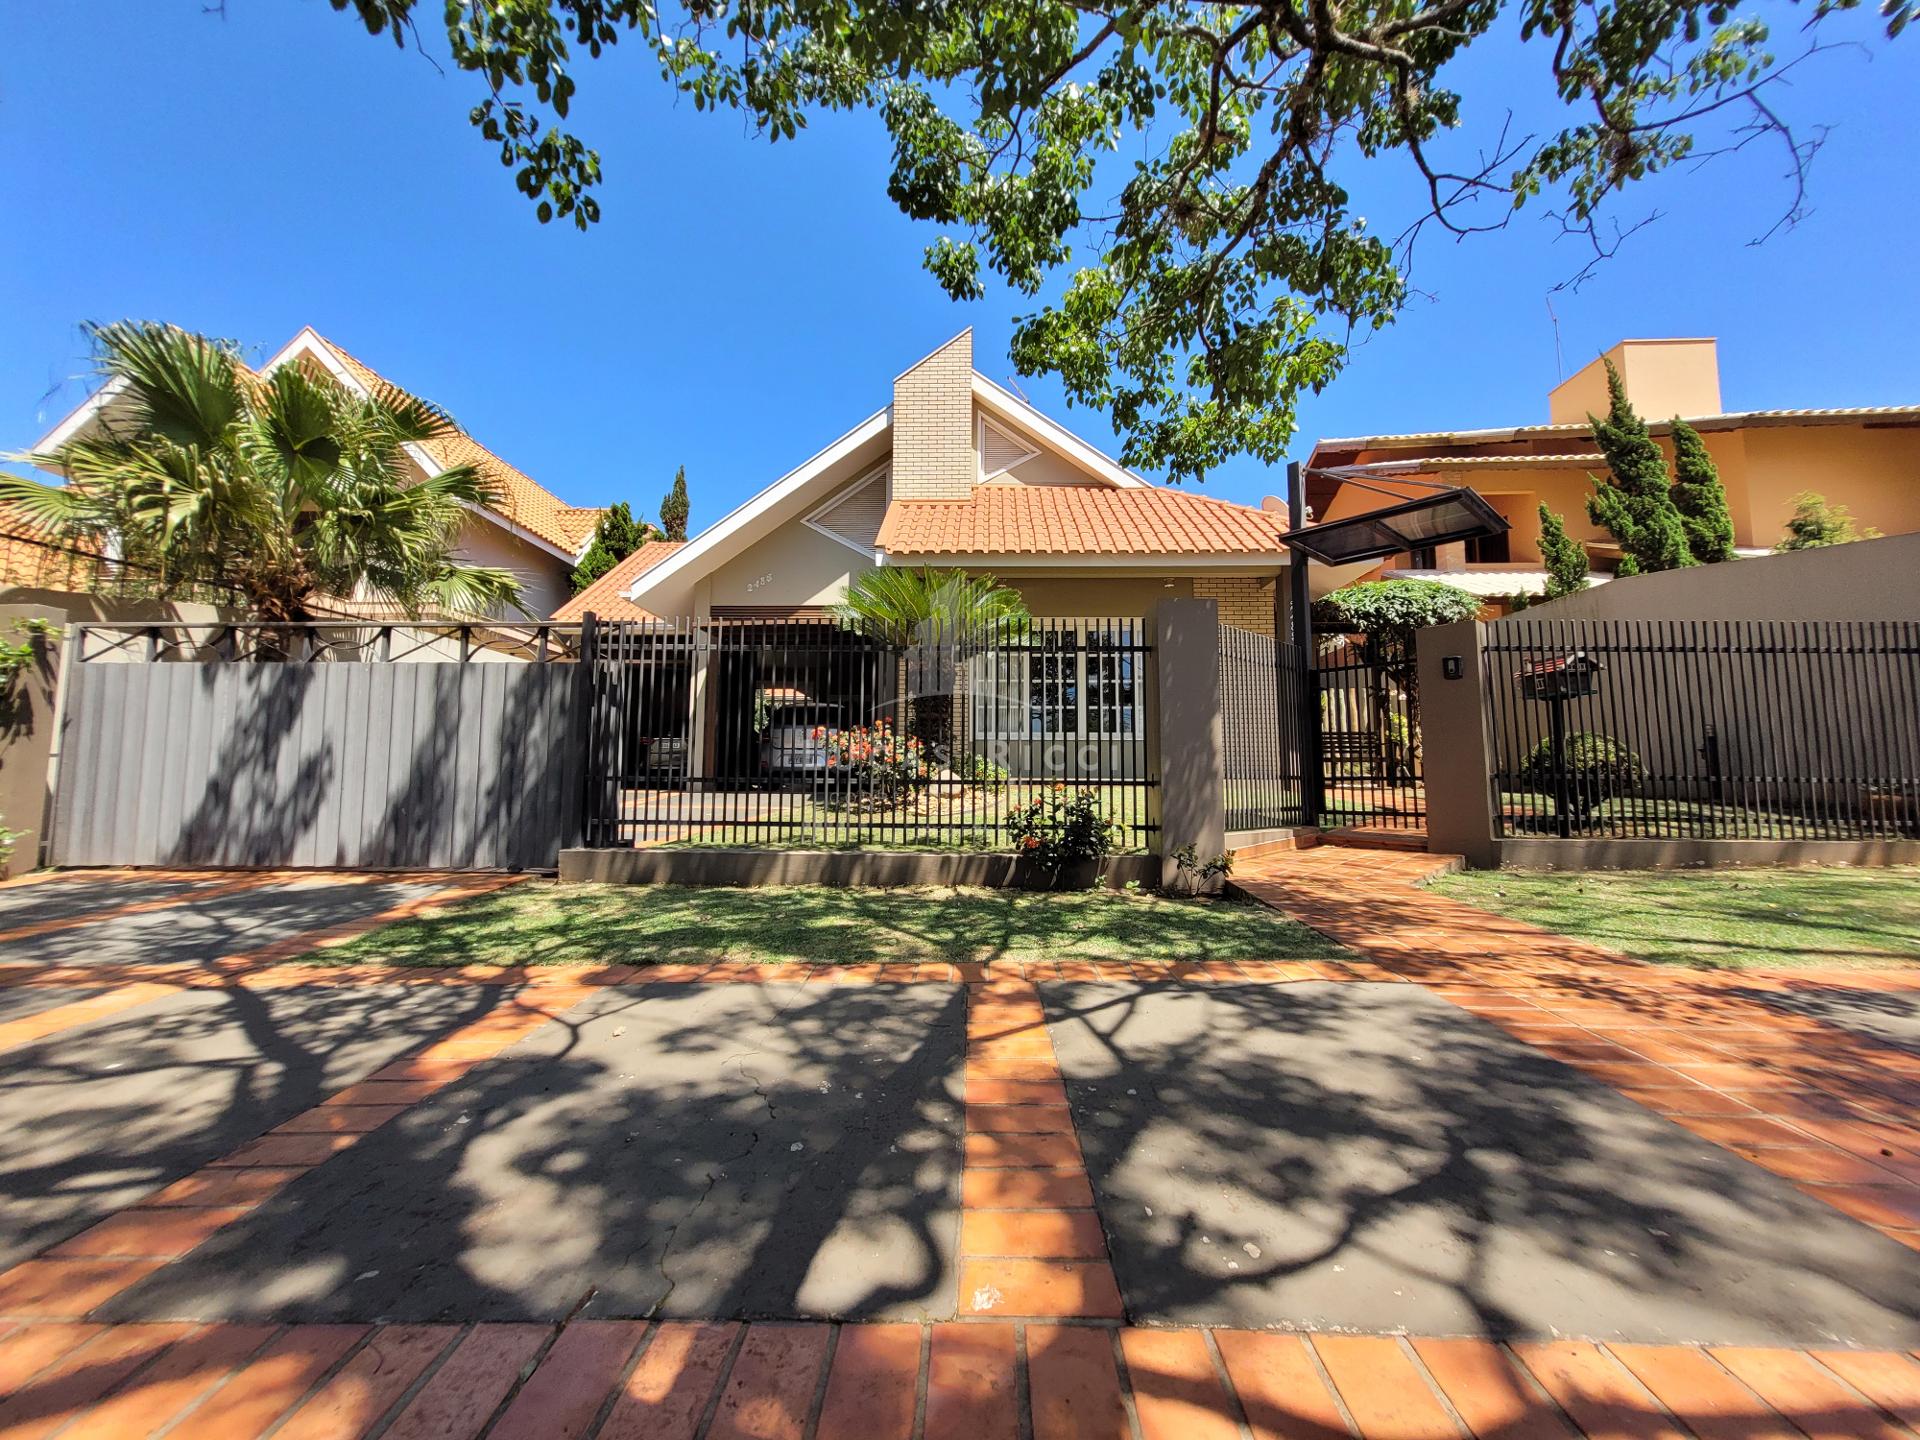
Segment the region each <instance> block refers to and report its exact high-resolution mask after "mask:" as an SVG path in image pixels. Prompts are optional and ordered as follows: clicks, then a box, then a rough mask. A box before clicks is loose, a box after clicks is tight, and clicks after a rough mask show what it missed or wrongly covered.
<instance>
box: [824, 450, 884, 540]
mask: <svg viewBox="0 0 1920 1440" xmlns="http://www.w3.org/2000/svg"><path fill="white" fill-rule="evenodd" d="M886 513H887V472H886V471H885V470H884V469H881V470H878V471H875V472H874V474H873V475H872V476H870V477H869V478H868V479H867V480H866V481H864V482H863V483H861V484H858V485H856V486H854V487H853V489H851V490H849V491H847V492H846V493H845V494H844V495H841V496H840V497H839V498H838V499H835V500H832V501H829V502H828V503H827V504H826V505H824V506H822V507H821V508H820V509H819V510H816V511H815V512H814V513H813V515H812V516H811V517H810V519H809V523H810V524H812V525H813V526H814V527H815V528H816V529H820V530H825V531H826V532H827V533H828V534H830V535H832V536H833V537H834V538H835V539H837V540H844V541H846V543H847V544H849V545H852V546H853V547H854V548H856V549H860V550H871V549H873V542H874V541H875V540H876V539H877V538H878V537H879V534H880V521H881V519H882V518H883V517H884V516H885V515H886Z"/></svg>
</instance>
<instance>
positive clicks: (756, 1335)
mask: <svg viewBox="0 0 1920 1440" xmlns="http://www.w3.org/2000/svg"><path fill="white" fill-rule="evenodd" d="M0 1392H4V1394H5V1397H6V1398H5V1399H4V1400H0V1434H4V1435H6V1436H9V1437H15V1436H49V1435H58V1436H60V1437H61V1440H105V1437H115V1436H134V1435H140V1436H147V1435H162V1434H165V1435H169V1436H178V1437H192V1440H255V1437H261V1436H265V1435H268V1434H269V1433H271V1434H272V1436H273V1437H274V1440H361V1437H374V1436H379V1437H381V1440H427V1437H433V1440H475V1437H479V1436H482V1435H485V1436H488V1437H490V1440H566V1437H587V1436H593V1437H595V1440H696V1437H705V1440H746V1437H753V1440H806V1437H812V1440H911V1437H914V1436H920V1437H923V1440H1016V1437H1020V1436H1027V1435H1031V1436H1032V1437H1033V1440H1133V1437H1135V1436H1136V1435H1137V1436H1138V1437H1139V1440H1233V1437H1236V1436H1246V1435H1250V1436H1252V1437H1254V1440H1344V1437H1349V1436H1356V1435H1357V1436H1359V1437H1361V1440H1461V1437H1480V1440H1496V1437H1498V1440H1528V1437H1536V1436H1538V1437H1546V1436H1562V1437H1564V1436H1568V1435H1571V1434H1584V1435H1587V1436H1591V1437H1594V1440H1602V1437H1665V1436H1675V1437H1678V1436H1681V1435H1683V1434H1685V1433H1687V1432H1691V1433H1693V1434H1695V1435H1698V1436H1700V1437H1702V1440H1713V1437H1720V1436H1727V1437H1741V1440H1751V1437H1773V1436H1800V1435H1802V1434H1803V1432H1804V1434H1806V1435H1810V1436H1815V1437H1823V1436H1876V1437H1889V1440H1892V1437H1911V1436H1912V1435H1913V1434H1914V1430H1913V1428H1912V1427H1914V1426H1915V1425H1920V1360H1916V1359H1915V1358H1914V1357H1912V1356H1910V1355H1900V1354H1890V1353H1870V1352H1863V1351H1822V1352H1811V1353H1810V1352H1800V1351H1791V1350H1763V1349H1738V1348H1712V1349H1703V1348H1696V1347H1691V1346H1644V1345H1611V1346H1602V1345H1592V1344H1586V1343H1582V1342H1571V1341H1567V1342H1551V1343H1538V1344H1519V1345H1513V1346H1501V1345H1494V1344H1491V1343H1488V1342H1486V1341H1480V1340H1431V1339H1413V1340H1408V1339H1396V1338H1386V1337H1375V1336H1354V1335H1316V1336H1310V1337H1303V1336H1293V1335H1281V1334H1273V1333H1269V1332H1258V1331H1244V1330H1198V1329H1188V1330H1148V1329H1134V1328H1124V1327H1121V1328H1116V1327H1113V1326H1100V1325H1057V1324H1033V1323H1005V1322H979V1321H976V1322H957V1323H953V1324H940V1325H898V1324H886V1325H829V1324H787V1323H766V1324H754V1325H742V1324H736V1323H731V1322H720V1323H678V1322H663V1323H657V1324H652V1325H649V1324H648V1323H646V1322H644V1321H581V1322H576V1323H574V1324H572V1325H568V1326H566V1327H564V1328H560V1329H555V1328H554V1327H552V1326H547V1325H503V1324H490V1325H478V1326H470V1327H465V1326H457V1325H390V1326H368V1325H295V1326H290V1327H285V1328H281V1327H275V1326H272V1325H208V1326H197V1325H192V1324H173V1325H119V1326H102V1325H73V1324H65V1325H62V1324H34V1325H22V1326H18V1327H15V1328H12V1329H10V1330H5V1331H4V1332H0ZM1136 1425H1137V1427H1138V1428H1137V1430H1136V1429H1135V1428H1134V1427H1135V1426H1136ZM275 1427H278V1428H275ZM1243 1427H1244V1428H1243ZM1682 1427H1685V1428H1684V1430H1683V1429H1682Z"/></svg>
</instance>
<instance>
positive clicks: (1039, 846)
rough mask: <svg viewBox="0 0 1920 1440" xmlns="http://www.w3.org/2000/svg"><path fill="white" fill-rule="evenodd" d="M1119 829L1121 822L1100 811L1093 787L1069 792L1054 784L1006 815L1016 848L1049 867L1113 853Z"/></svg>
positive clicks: (1064, 787)
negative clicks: (1030, 801) (1039, 795)
mask: <svg viewBox="0 0 1920 1440" xmlns="http://www.w3.org/2000/svg"><path fill="white" fill-rule="evenodd" d="M1120 829H1121V827H1120V824H1119V822H1118V821H1115V820H1109V819H1108V818H1107V817H1106V816H1105V815H1103V814H1101V813H1100V799H1099V796H1098V795H1096V794H1095V793H1094V792H1093V791H1092V790H1088V789H1084V788H1082V789H1079V790H1074V791H1069V790H1068V789H1067V787H1066V786H1065V785H1055V786H1054V787H1053V789H1051V790H1049V791H1048V792H1047V793H1046V794H1045V795H1043V796H1042V797H1041V798H1040V799H1038V800H1035V801H1033V802H1032V803H1031V804H1027V805H1023V806H1021V807H1020V808H1019V809H1018V810H1015V811H1014V812H1013V813H1012V814H1011V815H1009V816H1008V817H1007V834H1008V835H1010V836H1011V837H1012V838H1013V848H1014V851H1015V852H1016V853H1017V854H1020V855H1024V856H1026V857H1027V858H1029V859H1031V860H1033V861H1035V862H1037V863H1038V864H1040V865H1044V866H1046V867H1048V868H1049V869H1053V868H1057V867H1059V866H1061V865H1068V864H1071V863H1073V862H1074V861H1077V860H1098V859H1099V858H1100V857H1101V856H1102V855H1108V854H1111V853H1112V851H1113V847H1114V844H1115V842H1116V841H1117V840H1118V838H1119V835H1120Z"/></svg>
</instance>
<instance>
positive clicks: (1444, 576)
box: [1307, 339, 1920, 605]
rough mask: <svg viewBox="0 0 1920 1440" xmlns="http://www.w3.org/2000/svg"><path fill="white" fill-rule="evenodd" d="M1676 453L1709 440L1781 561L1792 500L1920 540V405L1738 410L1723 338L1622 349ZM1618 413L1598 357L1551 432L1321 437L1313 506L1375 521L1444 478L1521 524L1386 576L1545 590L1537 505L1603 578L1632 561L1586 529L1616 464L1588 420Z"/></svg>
mask: <svg viewBox="0 0 1920 1440" xmlns="http://www.w3.org/2000/svg"><path fill="white" fill-rule="evenodd" d="M1604 359H1606V360H1611V361H1612V362H1613V363H1614V365H1615V366H1616V367H1617V368H1618V369H1619V371H1620V375H1621V378H1622V380H1623V382H1624V383H1625V386H1626V390H1627V396H1628V398H1629V399H1630V400H1631V401H1632V402H1633V406H1634V408H1635V410H1636V411H1638V413H1639V414H1640V415H1641V417H1642V418H1643V419H1645V420H1646V421H1647V423H1648V427H1649V429H1650V430H1651V431H1652V433H1653V435H1654V437H1655V439H1656V440H1658V441H1659V442H1660V444H1661V446H1662V448H1663V449H1664V450H1665V451H1666V452H1667V456H1668V459H1669V461H1671V458H1672V442H1671V438H1670V435H1671V430H1672V426H1671V423H1670V422H1671V420H1672V418H1673V417H1675V416H1678V417H1680V418H1682V419H1684V420H1686V422H1687V423H1688V424H1690V425H1691V426H1693V428H1694V429H1696V430H1698V431H1699V432H1700V436H1701V439H1702V440H1703V441H1704V442H1705V444H1706V447H1707V450H1708V452H1709V453H1710V454H1711V455H1712V456H1713V460H1714V463H1715V465H1716V466H1717V467H1718V469H1719V471H1720V478H1721V481H1722V483H1723V484H1724V485H1725V487H1726V492H1727V504H1728V508H1729V509H1730V511H1731V512H1732V516H1733V527H1734V543H1735V545H1736V546H1737V547H1739V548H1740V549H1741V550H1743V551H1745V552H1747V553H1749V554H1765V553H1767V552H1769V551H1770V550H1771V549H1772V547H1773V546H1774V545H1775V543H1777V542H1778V541H1779V540H1780V539H1781V537H1782V535H1783V534H1784V533H1785V527H1786V522H1787V518H1788V516H1789V515H1791V514H1792V512H1793V500H1794V497H1795V496H1796V495H1798V494H1800V493H1801V492H1802V491H1809V490H1810V491H1814V492H1816V493H1818V494H1820V495H1823V496H1825V497H1826V499H1827V500H1828V501H1829V502H1831V503H1833V504H1836V505H1844V506H1846V507H1847V508H1848V509H1849V510H1850V511H1851V512H1852V514H1853V517H1854V519H1855V521H1856V522H1858V523H1859V524H1860V525H1861V526H1862V527H1867V526H1871V527H1873V528H1875V529H1878V530H1880V531H1882V532H1884V533H1885V534H1888V535H1897V534H1907V533H1911V532H1915V531H1920V405H1907V406H1886V407H1879V408H1860V409H1837V410H1732V411H1730V410H1727V409H1725V408H1724V407H1723V406H1722V403H1721V397H1720V369H1719V356H1718V347H1717V345H1716V343H1715V342H1714V341H1713V340H1711V339H1663V340H1623V341H1621V342H1620V343H1619V344H1618V345H1615V346H1614V347H1613V348H1612V349H1611V350H1609V351H1607V352H1606V355H1605V357H1604ZM1606 409H1607V382H1606V370H1605V367H1604V364H1603V363H1602V360H1601V359H1596V360H1595V361H1594V362H1593V363H1592V364H1590V365H1588V366H1586V367H1585V368H1584V369H1582V370H1580V371H1579V372H1577V373H1576V374H1574V375H1573V376H1571V377H1570V378H1568V379H1567V380H1566V381H1565V382H1563V383H1562V384H1560V385H1558V386H1556V387H1555V388H1554V389H1553V390H1552V392H1551V393H1550V394H1549V396H1548V402H1547V423H1546V424H1544V425H1516V426H1512V427H1508V428H1500V429H1474V430H1467V429H1462V430H1447V431H1429V432H1423V433H1419V434H1406V435H1392V434H1387V435H1363V436H1352V437H1348V438H1344V439H1327V440H1321V441H1319V442H1318V443H1316V444H1315V446H1314V448H1313V453H1312V457H1311V459H1310V460H1309V461H1308V478H1307V500H1308V503H1309V504H1310V505H1311V506H1312V507H1313V512H1314V515H1315V517H1316V518H1317V519H1320V520H1329V521H1330V520H1340V519H1345V518H1348V517H1350V516H1353V515H1359V514H1364V513H1366V512H1368V511H1372V510H1377V509H1380V508H1382V507H1384V506H1387V505H1391V504H1395V503H1397V502H1398V501H1400V500H1403V499H1406V498H1411V497H1414V496H1417V495H1420V494H1423V493H1426V491H1427V488H1428V487H1430V486H1431V485H1433V484H1434V483H1436V482H1437V483H1440V484H1445V485H1466V486H1470V487H1471V488H1473V489H1474V490H1476V491H1478V492H1479V493H1480V494H1481V495H1482V496H1484V497H1485V498H1486V500H1487V501H1488V502H1489V503H1490V504H1491V505H1492V506H1493V507H1494V508H1495V509H1496V510H1497V511H1499V513H1500V514H1501V516H1502V517H1503V518H1504V519H1505V520H1506V521H1507V522H1508V523H1509V525H1510V526H1511V527H1512V528H1511V529H1510V530H1509V531H1508V532H1507V533H1506V534H1505V535H1502V536H1497V537H1494V538H1491V539H1486V540H1480V541H1475V542H1470V543H1465V544H1456V545H1445V546H1440V547H1437V548H1436V549H1435V550H1432V551H1428V552H1423V553H1404V554H1400V555H1395V556H1391V557H1389V558H1388V559H1386V560H1385V561H1383V562H1381V564H1380V566H1379V568H1378V570H1377V571H1376V572H1375V573H1376V574H1377V575H1379V576H1384V577H1387V578H1425V579H1439V580H1445V581H1448V582H1449V583H1452V584H1457V585H1460V586H1462V587H1463V588H1466V589H1469V590H1472V591H1474V592H1475V593H1477V594H1479V595H1482V596H1484V597H1486V598H1487V599H1488V600H1489V601H1490V602H1493V603H1495V604H1496V605H1497V603H1498V602H1499V601H1500V600H1501V599H1503V598H1504V597H1506V596H1509V595H1514V594H1528V595H1537V594H1540V593H1541V592H1542V591H1543V590H1544V589H1545V584H1546V576H1545V573H1544V571H1543V570H1542V561H1541V557H1540V520H1539V507H1540V506H1541V505H1542V504H1544V505H1546V506H1547V507H1548V508H1549V509H1550V510H1553V511H1555V512H1556V513H1557V514H1559V515H1560V516H1561V517H1562V519H1563V520H1564V521H1565V522H1566V526H1567V533H1568V534H1569V535H1571V536H1573V537H1574V538H1575V539H1576V540H1579V541H1580V542H1581V543H1582V544H1583V545H1584V546H1585V547H1586V549H1587V553H1588V557H1589V559H1590V561H1591V563H1592V564H1593V567H1594V570H1595V578H1596V579H1604V578H1606V572H1607V571H1608V570H1611V569H1612V567H1613V565H1614V564H1615V563H1617V561H1618V559H1619V553H1620V552H1619V549H1618V547H1617V546H1616V545H1615V544H1614V542H1613V538H1612V537H1611V536H1610V535H1608V534H1607V533H1606V532H1605V531H1603V530H1601V529H1600V528H1599V527H1597V526H1595V525H1594V524H1593V523H1592V522H1591V521H1589V520H1588V518H1587V510H1586V497H1587V496H1588V495H1589V494H1590V493H1591V492H1592V488H1593V479H1592V477H1594V476H1596V475H1600V476H1604V475H1605V474H1606V461H1605V459H1604V458H1603V457H1602V456H1601V455H1600V453H1599V451H1598V449H1597V448H1596V447H1595V445H1594V443H1593V436H1592V432H1591V429H1590V428H1589V423H1588V416H1589V415H1604V414H1605V413H1606Z"/></svg>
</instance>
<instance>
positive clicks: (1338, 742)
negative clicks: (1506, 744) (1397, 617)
mask: <svg viewBox="0 0 1920 1440" xmlns="http://www.w3.org/2000/svg"><path fill="white" fill-rule="evenodd" d="M1314 683H1315V685H1316V687H1317V692H1318V695H1319V714H1320V746H1319V749H1320V786H1321V789H1320V808H1319V818H1320V821H1321V823H1322V824H1325V825H1332V826H1367V827H1370V828H1375V829H1387V830H1420V829H1423V828H1424V827H1425V826H1426V823H1427V803H1426V800H1427V797H1426V786H1425V784H1424V783H1423V782H1422V778H1421V766H1422V764H1423V759H1424V757H1423V754H1422V747H1421V736H1420V713H1419V706H1418V701H1417V697H1416V693H1415V687H1416V685H1417V683H1418V672H1417V667H1416V664H1415V655H1414V647H1413V644H1412V643H1411V642H1409V643H1408V644H1407V645H1406V647H1405V652H1404V654H1403V653H1401V652H1400V651H1399V650H1398V649H1393V648H1382V642H1381V641H1379V640H1377V639H1373V638H1369V637H1367V636H1363V635H1332V636H1324V635H1323V636H1321V637H1320V638H1319V641H1318V644H1317V653H1316V656H1315V665H1314Z"/></svg>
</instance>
